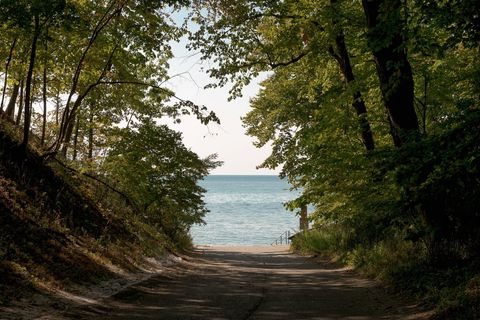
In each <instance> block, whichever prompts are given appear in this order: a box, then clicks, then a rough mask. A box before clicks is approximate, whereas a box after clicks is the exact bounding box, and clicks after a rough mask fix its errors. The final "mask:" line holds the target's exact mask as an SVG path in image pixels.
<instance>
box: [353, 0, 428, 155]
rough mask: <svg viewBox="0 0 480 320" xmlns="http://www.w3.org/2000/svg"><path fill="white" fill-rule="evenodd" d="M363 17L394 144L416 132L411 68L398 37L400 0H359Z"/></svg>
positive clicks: (403, 140) (401, 141)
mask: <svg viewBox="0 0 480 320" xmlns="http://www.w3.org/2000/svg"><path fill="white" fill-rule="evenodd" d="M362 4H363V8H364V12H365V16H366V19H367V28H368V33H367V39H368V45H369V47H370V50H371V51H372V54H373V57H374V60H375V65H376V68H377V74H378V78H379V81H380V89H381V91H382V97H383V101H384V104H385V107H386V109H387V112H388V116H389V118H390V123H391V126H392V129H393V130H392V136H393V140H394V143H395V145H397V146H401V145H402V144H403V143H405V137H406V135H408V134H410V133H414V132H418V129H419V126H418V118H417V114H416V113H415V107H414V91H413V90H414V83H413V76H412V69H411V67H410V63H409V61H408V59H407V54H406V50H405V48H404V45H405V43H404V39H403V36H402V27H403V21H402V18H401V5H402V2H401V0H362Z"/></svg>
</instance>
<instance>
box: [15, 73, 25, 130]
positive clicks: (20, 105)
mask: <svg viewBox="0 0 480 320" xmlns="http://www.w3.org/2000/svg"><path fill="white" fill-rule="evenodd" d="M23 97H24V95H23V79H22V81H21V82H20V103H19V104H18V113H17V119H16V120H15V124H16V125H17V126H18V125H20V120H22V111H23Z"/></svg>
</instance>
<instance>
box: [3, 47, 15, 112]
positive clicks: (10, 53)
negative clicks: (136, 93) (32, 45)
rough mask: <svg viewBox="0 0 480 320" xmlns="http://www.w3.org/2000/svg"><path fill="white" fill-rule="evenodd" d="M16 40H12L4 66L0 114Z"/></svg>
mask: <svg viewBox="0 0 480 320" xmlns="http://www.w3.org/2000/svg"><path fill="white" fill-rule="evenodd" d="M17 40H18V39H17V38H15V40H13V42H12V45H11V46H10V52H9V53H8V58H7V63H6V64H5V78H4V79H3V90H2V102H1V104H0V113H1V112H2V111H3V102H4V100H5V91H6V90H7V80H8V68H9V67H10V62H11V61H12V56H13V50H14V49H15V45H16V44H17Z"/></svg>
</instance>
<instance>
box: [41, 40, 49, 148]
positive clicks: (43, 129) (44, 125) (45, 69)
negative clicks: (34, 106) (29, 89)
mask: <svg viewBox="0 0 480 320" xmlns="http://www.w3.org/2000/svg"><path fill="white" fill-rule="evenodd" d="M47 52H48V44H47V40H45V60H44V61H43V88H42V98H43V119H42V137H41V144H42V146H43V145H44V144H45V130H46V128H47Z"/></svg>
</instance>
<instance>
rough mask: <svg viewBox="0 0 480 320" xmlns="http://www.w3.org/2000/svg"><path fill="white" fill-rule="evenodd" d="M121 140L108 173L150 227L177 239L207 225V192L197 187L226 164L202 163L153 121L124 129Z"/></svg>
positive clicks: (110, 159) (107, 166)
mask: <svg viewBox="0 0 480 320" xmlns="http://www.w3.org/2000/svg"><path fill="white" fill-rule="evenodd" d="M115 136H116V139H117V141H116V142H115V143H114V144H113V145H112V146H111V151H110V152H109V155H108V157H107V159H106V161H105V169H106V174H108V176H109V177H110V179H111V180H113V181H117V182H118V184H119V185H120V188H121V190H123V191H124V192H125V193H127V194H129V195H130V196H131V198H132V199H133V200H134V201H135V202H136V203H137V205H138V206H139V207H140V208H141V209H142V210H143V212H144V213H145V215H146V220H147V222H148V223H149V224H152V225H156V226H157V227H159V228H162V229H163V230H164V231H165V232H167V234H168V235H170V236H171V237H175V236H177V235H179V234H181V233H185V232H187V231H188V229H189V227H190V226H191V225H192V224H194V223H202V222H203V220H202V217H203V216H204V215H205V213H206V212H207V209H206V208H205V207H204V202H203V200H202V196H203V193H204V192H205V190H204V189H202V188H201V187H199V186H198V185H197V182H198V180H201V179H202V178H204V177H205V176H206V175H207V174H208V172H209V170H210V169H213V168H215V167H217V166H218V165H219V164H220V162H218V161H216V160H215V158H216V156H215V155H212V156H210V157H208V158H206V159H200V158H199V157H198V156H197V155H196V154H195V153H194V152H192V151H191V150H189V149H187V148H186V147H185V146H184V145H183V143H182V137H181V134H180V133H178V132H175V131H173V130H171V129H169V128H168V127H167V126H165V125H156V124H155V122H154V121H153V120H152V119H147V118H145V119H143V120H142V122H140V123H138V124H135V125H133V126H132V128H125V129H118V130H117V131H116V134H115Z"/></svg>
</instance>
